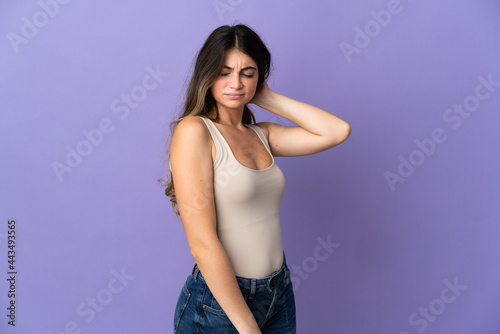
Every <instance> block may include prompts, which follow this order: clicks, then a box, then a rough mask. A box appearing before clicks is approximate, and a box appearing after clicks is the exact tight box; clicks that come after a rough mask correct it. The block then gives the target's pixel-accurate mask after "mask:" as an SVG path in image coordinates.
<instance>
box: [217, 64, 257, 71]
mask: <svg viewBox="0 0 500 334" xmlns="http://www.w3.org/2000/svg"><path fill="white" fill-rule="evenodd" d="M224 68H225V69H228V70H232V69H233V68H232V67H229V66H227V65H224ZM241 70H242V71H246V70H257V69H256V68H255V67H253V66H247V67H244V68H242V69H241Z"/></svg>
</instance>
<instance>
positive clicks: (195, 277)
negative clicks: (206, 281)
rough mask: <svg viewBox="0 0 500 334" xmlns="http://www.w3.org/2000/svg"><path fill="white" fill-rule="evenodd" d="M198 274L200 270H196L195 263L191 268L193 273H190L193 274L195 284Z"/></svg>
mask: <svg viewBox="0 0 500 334" xmlns="http://www.w3.org/2000/svg"><path fill="white" fill-rule="evenodd" d="M199 272H200V268H198V266H197V265H196V263H195V264H194V266H193V271H192V272H191V275H193V274H194V281H195V282H197V281H198V273H199Z"/></svg>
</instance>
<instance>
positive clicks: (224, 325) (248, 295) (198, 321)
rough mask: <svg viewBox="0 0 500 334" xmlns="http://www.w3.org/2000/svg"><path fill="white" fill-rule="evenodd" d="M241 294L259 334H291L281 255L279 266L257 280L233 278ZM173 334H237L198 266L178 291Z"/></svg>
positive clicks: (291, 301)
mask: <svg viewBox="0 0 500 334" xmlns="http://www.w3.org/2000/svg"><path fill="white" fill-rule="evenodd" d="M236 280H237V281H238V285H239V287H240V290H241V293H242V294H243V297H244V299H245V301H246V302H247V305H248V307H249V308H250V310H251V311H252V314H253V315H254V317H255V320H256V321H257V324H258V325H259V328H260V330H261V332H262V334H292V333H293V334H295V333H296V318H295V295H294V292H293V286H292V281H291V280H290V270H289V269H288V266H287V265H286V259H285V253H284V252H283V265H282V266H281V268H280V269H279V270H277V271H275V272H274V273H272V274H271V275H269V276H267V277H264V278H261V279H254V278H244V277H240V276H236ZM174 333H181V334H186V333H197V334H205V333H206V334H222V333H224V334H233V333H234V334H238V331H237V330H236V328H235V327H234V325H233V324H232V323H231V321H230V320H229V318H228V317H227V315H226V313H225V312H224V310H222V308H221V307H220V305H219V304H218V302H217V300H216V299H215V297H214V296H213V295H212V293H211V292H210V289H209V288H208V286H207V284H206V283H205V280H204V279H203V276H202V275H201V272H200V270H199V269H198V265H196V264H195V265H194V268H193V272H192V273H191V275H189V276H188V277H187V279H186V281H185V283H184V286H183V287H182V289H181V291H180V294H179V298H178V300H177V306H176V308H175V314H174Z"/></svg>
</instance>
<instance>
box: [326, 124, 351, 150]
mask: <svg viewBox="0 0 500 334" xmlns="http://www.w3.org/2000/svg"><path fill="white" fill-rule="evenodd" d="M350 135H351V126H350V125H349V123H346V122H344V124H343V125H342V126H341V127H338V128H337V129H336V130H335V136H334V138H333V139H332V141H331V144H330V148H332V147H335V146H337V145H339V144H342V143H343V142H345V141H346V140H347V138H349V136H350Z"/></svg>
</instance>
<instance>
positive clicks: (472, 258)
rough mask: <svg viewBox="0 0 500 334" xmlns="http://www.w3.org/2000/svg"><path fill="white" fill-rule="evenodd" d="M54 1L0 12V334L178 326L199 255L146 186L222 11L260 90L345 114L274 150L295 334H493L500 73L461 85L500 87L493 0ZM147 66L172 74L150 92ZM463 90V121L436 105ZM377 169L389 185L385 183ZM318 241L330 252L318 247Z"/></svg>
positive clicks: (260, 114)
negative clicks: (264, 50)
mask: <svg viewBox="0 0 500 334" xmlns="http://www.w3.org/2000/svg"><path fill="white" fill-rule="evenodd" d="M54 1H55V0H42V1H40V2H37V1H3V2H2V4H1V5H0V31H1V36H2V39H1V43H0V59H1V63H0V85H1V87H0V88H1V89H0V99H1V107H0V108H1V114H0V136H1V141H0V152H1V159H0V168H1V169H0V184H1V193H0V196H1V198H0V221H1V225H0V249H1V252H0V255H1V258H0V261H1V264H0V267H1V268H2V274H1V276H0V277H3V278H2V279H1V280H0V282H1V283H0V296H1V297H0V304H1V305H0V310H2V311H0V313H1V314H0V319H2V320H1V321H0V332H1V333H23V334H24V333H30V334H31V333H43V334H48V333H53V334H56V333H64V332H65V326H66V327H67V328H68V330H66V332H67V333H73V332H74V333H79V332H80V333H124V334H125V333H126V334H129V333H130V334H132V333H134V334H135V333H151V334H153V333H158V334H159V333H170V332H172V318H173V311H174V308H175V303H176V300H177V297H178V295H179V292H180V289H181V288H182V284H183V282H184V280H185V279H186V277H187V276H188V275H189V274H190V273H191V269H192V266H193V264H194V260H193V258H192V256H191V254H190V251H189V247H188V244H187V241H186V237H185V234H184V230H183V227H182V223H181V221H180V220H178V219H177V218H176V217H175V215H174V214H173V212H172V210H171V207H170V202H169V201H168V198H167V197H166V196H165V195H164V188H163V187H161V186H160V185H159V184H158V183H157V182H156V179H157V178H161V177H164V176H165V174H164V173H165V171H164V162H165V157H166V150H165V142H166V140H167V138H168V136H169V128H168V124H169V122H170V121H172V120H174V119H176V118H177V117H178V115H179V111H180V108H181V106H182V102H183V100H182V97H183V94H184V91H185V89H186V83H187V76H188V73H189V71H190V68H191V65H192V61H193V58H194V56H195V53H196V52H197V51H198V50H199V48H200V47H201V44H202V43H203V41H204V40H205V39H206V37H207V36H208V34H209V33H210V32H211V31H212V30H213V29H215V28H216V27H218V26H220V25H222V24H232V23H234V22H237V23H245V24H248V25H250V26H251V27H252V28H254V29H255V30H256V31H257V32H258V33H259V34H260V35H261V36H262V38H263V40H264V42H265V43H266V44H267V45H268V47H269V49H270V51H271V53H272V55H273V60H274V71H273V73H272V76H271V78H270V80H269V86H270V87H271V88H272V89H274V90H275V91H277V92H279V93H281V94H284V95H287V96H290V97H292V98H294V99H297V100H300V101H304V102H306V103H310V104H313V105H315V106H318V107H320V108H323V109H325V110H327V111H328V112H331V113H332V114H335V115H337V116H339V117H341V118H342V119H344V120H346V121H347V122H348V123H350V124H351V126H352V134H351V137H350V138H349V139H348V140H347V141H346V142H345V143H343V144H341V145H340V146H338V147H335V148H334V149H332V150H329V151H325V152H321V153H319V154H315V155H311V156H304V157H293V158H291V157H278V158H277V163H278V165H279V166H280V168H281V169H282V170H283V172H284V174H285V176H286V182H287V186H286V190H285V194H284V197H283V201H282V207H281V224H282V233H283V243H284V248H285V252H286V255H287V262H288V265H289V267H290V268H291V269H292V277H293V282H294V284H295V288H296V290H295V294H296V303H297V324H298V333H350V334H358V333H360V334H361V333H384V334H385V333H387V334H410V333H411V334H413V333H422V332H425V333H429V334H431V333H439V334H442V333H454V334H465V333H474V334H478V333H480V334H497V333H499V332H500V320H499V319H500V317H499V316H498V314H499V308H500V287H499V284H498V282H499V280H500V270H499V269H498V268H499V262H500V251H499V241H500V226H499V224H498V221H499V217H500V210H499V207H500V206H499V205H498V202H499V198H500V191H499V189H500V178H499V177H498V171H499V163H500V153H499V152H500V150H499V149H498V142H499V135H498V133H499V132H498V126H499V124H500V116H499V106H500V87H499V86H498V85H497V86H493V87H490V89H491V91H488V90H487V89H486V88H485V87H481V88H479V94H480V96H481V97H482V99H481V100H478V99H476V98H475V97H474V96H475V94H476V87H478V85H480V81H479V79H478V78H479V77H483V78H485V79H487V78H488V76H491V78H492V80H493V81H495V82H500V62H499V59H500V20H499V19H498V18H499V15H500V3H499V2H498V1H496V0H490V1H486V0H467V1H465V0H445V1H439V2H436V1H429V0H427V1H424V0H418V1H417V0H414V1H411V0H401V2H400V3H399V5H398V6H396V4H397V3H396V2H395V1H393V0H391V1H386V0H384V1H379V0H373V1H356V2H353V1H348V0H341V1H329V2H326V1H307V2H306V1H263V0H260V1H249V0H220V1H168V2H166V1H146V2H138V1H106V2H102V1H71V2H68V3H67V4H60V5H59V8H56V7H55V6H54ZM61 1H62V0H61ZM44 4H47V5H44ZM49 4H52V5H49ZM217 6H219V7H217ZM224 6H225V7H224ZM44 7H45V11H47V12H50V14H51V16H49V15H48V14H44V12H43V11H44V9H43V8H44ZM388 8H389V9H391V10H393V13H392V14H391V17H390V21H389V20H388V19H387V16H385V17H384V16H383V15H382V14H380V11H381V10H385V11H387V9H388ZM372 11H375V13H379V20H382V19H384V18H385V21H384V22H382V23H383V25H381V24H380V23H376V22H377V21H375V16H376V15H375V16H374V14H373V13H372ZM396 11H397V13H394V12H396ZM389 13H390V12H389ZM380 15H382V16H380ZM35 23H36V24H37V25H38V27H36V25H35V29H37V31H36V30H33V28H32V29H31V30H30V29H29V28H28V26H29V25H30V24H35ZM384 25H385V26H384ZM365 28H366V29H368V33H369V34H371V37H370V36H368V37H365V39H363V37H362V36H361V37H360V36H358V35H360V33H359V30H358V29H360V30H362V31H365ZM370 29H371V30H370ZM365 33H366V32H365ZM13 36H14V37H13ZM23 38H25V39H24V40H23V42H22V43H21V42H19V41H20V40H22V39H23ZM367 38H369V43H368V41H367ZM15 40H17V41H18V43H16V42H13V41H15ZM343 43H346V44H349V45H351V46H352V47H356V45H357V46H358V48H357V53H356V52H354V53H352V54H350V55H346V54H344V53H343V52H342V46H344V47H345V46H346V44H343ZM356 43H357V44H356ZM363 43H364V44H363ZM365 44H367V45H365ZM147 67H150V68H151V69H155V68H156V67H158V69H159V70H160V71H161V72H163V73H166V72H167V73H168V75H166V74H164V75H163V76H160V77H159V79H158V83H157V84H156V88H154V89H151V90H149V91H146V90H144V88H142V85H143V78H144V77H145V76H146V75H147V74H148V71H147V70H146V68H147ZM148 83H149V84H150V85H152V84H153V83H154V80H150V81H148ZM141 92H142V93H144V92H146V93H147V96H141V95H140V93H141ZM131 93H133V94H135V96H136V97H137V100H138V102H137V104H136V105H134V107H127V106H126V104H125V103H124V102H122V101H120V100H121V96H122V94H131ZM475 102H478V103H479V105H474V103H475ZM464 103H469V107H468V108H469V109H473V111H471V112H470V114H465V113H464V115H468V116H465V117H464V116H460V114H459V113H456V112H454V111H453V110H451V111H449V110H448V109H450V108H453V105H454V104H456V105H459V104H464ZM112 105H114V107H112ZM252 109H253V110H254V111H255V113H256V117H257V120H258V121H272V122H276V123H279V124H282V125H288V126H294V125H295V124H293V123H292V122H290V121H288V120H286V119H284V118H281V117H277V116H276V115H274V114H272V113H270V112H267V111H263V110H262V109H259V108H257V107H255V106H252ZM115 111H117V112H115ZM467 113H469V112H467ZM451 117H454V118H451ZM106 120H107V121H106ZM103 122H104V123H106V122H108V124H107V125H106V124H105V125H106V126H104V129H107V131H108V133H103V135H102V138H99V135H97V134H96V133H97V132H96V131H95V130H94V129H97V128H99V126H100V124H101V123H103ZM458 122H461V123H458ZM434 129H438V130H436V131H438V132H439V131H441V134H440V135H438V136H435V137H436V138H434V139H432V138H433V137H432V133H433V131H434ZM439 129H441V130H439ZM85 130H86V131H90V133H94V135H95V137H94V142H95V143H96V144H95V145H91V146H90V147H89V146H88V143H89V142H88V141H87V142H86V140H87V139H86V137H85V135H84V131H85ZM93 130H94V132H92V131H93ZM438 140H440V141H441V142H438ZM443 140H444V141H443ZM415 141H421V142H423V143H426V145H427V146H425V147H424V150H426V151H427V154H424V153H425V152H424V153H422V149H419V146H418V145H417V144H416V143H415ZM86 145H87V146H86ZM77 147H79V148H80V150H83V152H85V150H87V151H86V152H85V153H86V154H87V155H86V156H84V157H82V158H81V161H79V163H78V161H76V160H73V163H74V164H73V166H74V168H71V170H72V171H71V172H68V173H64V174H62V175H61V176H60V178H58V176H57V174H56V172H55V171H54V168H53V164H54V163H56V162H57V163H60V164H66V161H65V159H66V155H67V154H68V151H67V150H68V148H69V149H72V150H75V149H77ZM73 159H75V158H73ZM401 159H404V160H405V161H409V160H411V161H412V162H413V163H414V164H415V165H416V166H415V167H412V168H413V169H411V168H410V167H408V165H406V166H405V167H403V165H405V164H406V163H401V161H402V160H401ZM400 164H402V166H400ZM398 168H399V169H400V171H399V172H398ZM405 168H406V169H405ZM387 172H390V173H393V176H394V175H397V174H398V173H401V174H402V175H403V176H401V175H400V176H399V177H401V179H400V181H401V180H404V182H396V183H395V184H393V186H392V188H391V186H390V184H389V183H388V181H387V180H386V176H384V174H386V173H387ZM12 218H15V219H16V220H17V243H18V249H17V258H16V259H17V265H18V267H17V270H18V272H19V274H18V277H17V282H16V284H17V285H16V289H17V292H18V295H17V319H16V327H15V328H13V327H12V326H8V325H7V324H6V323H7V317H6V313H7V310H6V307H7V305H8V304H7V303H8V302H9V300H8V298H7V291H8V286H7V282H6V279H5V277H6V276H7V274H6V272H7V254H6V253H7V239H6V236H7V235H6V233H7V220H8V219H12ZM328 239H330V240H331V242H333V243H337V244H340V246H338V247H337V248H336V249H335V250H334V251H333V253H331V254H329V253H325V250H323V249H322V248H318V247H320V245H321V244H322V242H327V240H328ZM321 240H322V241H321ZM318 251H319V253H318ZM318 254H319V255H320V256H324V255H325V254H328V256H327V257H326V259H325V257H323V258H321V259H322V261H321V260H319V257H318ZM122 271H124V272H125V274H126V275H128V280H125V281H124V283H120V281H116V279H114V277H116V276H115V275H118V274H117V272H122ZM446 280H448V282H451V283H453V282H454V280H456V281H457V282H458V284H459V285H460V289H459V290H457V291H456V292H455V293H453V291H451V290H445V288H446V287H447V284H446V283H445V281H446ZM442 293H443V294H444V295H443V294H442ZM442 296H444V297H442ZM93 298H95V299H96V303H97V306H96V308H98V309H99V311H93V309H92V308H91V306H89V305H88V304H87V303H88V302H89V301H92V299H93ZM444 301H446V302H444ZM424 308H426V309H428V311H427V312H428V315H427V316H425V315H423V313H422V314H421V312H425V310H424ZM92 313H93V315H92ZM412 319H413V320H412ZM72 323H73V324H72ZM72 326H73V327H72ZM72 328H73V329H72ZM75 328H77V329H78V330H74V329H75Z"/></svg>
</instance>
